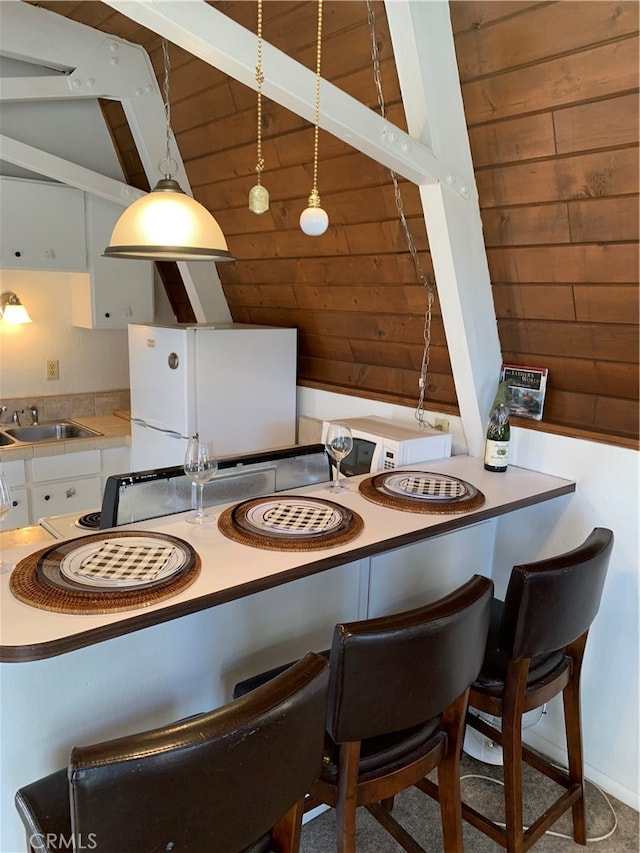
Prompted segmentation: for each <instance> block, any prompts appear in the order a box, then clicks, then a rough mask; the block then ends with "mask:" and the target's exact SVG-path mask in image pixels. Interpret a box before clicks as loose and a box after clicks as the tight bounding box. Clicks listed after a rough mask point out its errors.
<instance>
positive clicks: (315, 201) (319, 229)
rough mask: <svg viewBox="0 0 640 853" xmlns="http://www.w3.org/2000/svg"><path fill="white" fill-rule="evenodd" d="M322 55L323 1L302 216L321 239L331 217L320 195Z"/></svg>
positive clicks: (305, 227)
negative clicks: (308, 183) (309, 175)
mask: <svg viewBox="0 0 640 853" xmlns="http://www.w3.org/2000/svg"><path fill="white" fill-rule="evenodd" d="M321 54H322V0H318V38H317V42H316V105H315V107H316V108H315V122H314V129H313V134H314V135H313V188H312V190H311V195H310V196H309V201H308V207H307V209H306V210H303V211H302V213H301V214H300V228H301V229H302V231H303V232H304V233H305V234H307V235H308V236H309V237H319V236H320V235H321V234H324V232H325V231H326V230H327V227H328V225H329V217H328V215H327V212H326V211H325V210H323V209H322V208H321V207H320V195H319V194H318V125H319V123H320V60H321Z"/></svg>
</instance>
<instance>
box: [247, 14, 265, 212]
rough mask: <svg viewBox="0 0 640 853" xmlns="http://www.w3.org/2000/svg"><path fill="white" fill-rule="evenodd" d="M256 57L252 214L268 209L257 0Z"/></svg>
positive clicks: (250, 206)
mask: <svg viewBox="0 0 640 853" xmlns="http://www.w3.org/2000/svg"><path fill="white" fill-rule="evenodd" d="M257 36H258V55H257V59H256V83H257V91H258V106H257V115H258V132H257V145H256V148H257V152H256V157H257V162H256V175H257V176H258V181H257V183H256V184H255V185H254V186H253V187H252V188H251V189H250V190H249V210H250V211H251V212H252V213H258V214H260V213H264V212H265V211H267V210H268V209H269V192H268V190H267V189H266V187H263V186H262V172H263V170H264V157H263V156H262V84H263V83H264V73H263V71H262V0H258V24H257Z"/></svg>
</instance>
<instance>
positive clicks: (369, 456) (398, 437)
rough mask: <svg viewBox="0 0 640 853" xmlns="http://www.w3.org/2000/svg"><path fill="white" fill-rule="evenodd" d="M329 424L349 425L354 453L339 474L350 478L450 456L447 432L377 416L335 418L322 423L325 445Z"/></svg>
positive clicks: (350, 454)
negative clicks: (412, 425) (421, 427)
mask: <svg viewBox="0 0 640 853" xmlns="http://www.w3.org/2000/svg"><path fill="white" fill-rule="evenodd" d="M330 423H341V424H346V426H348V427H349V428H350V430H351V435H352V436H353V449H352V451H351V453H349V455H348V456H345V458H344V459H343V460H342V461H341V463H340V471H341V472H342V473H343V474H345V475H346V476H347V477H354V476H356V475H357V474H375V473H377V472H379V471H388V470H391V469H393V468H401V467H403V466H406V465H415V464H416V463H417V462H428V461H430V460H431V459H445V458H446V457H448V456H451V434H450V433H447V432H440V431H439V430H435V429H420V428H419V427H411V426H406V425H405V424H399V423H397V422H396V421H391V420H388V419H386V418H378V417H375V416H370V417H366V418H336V419H335V420H333V421H324V422H323V424H322V441H323V443H324V441H325V439H326V435H327V430H328V428H329V424H330Z"/></svg>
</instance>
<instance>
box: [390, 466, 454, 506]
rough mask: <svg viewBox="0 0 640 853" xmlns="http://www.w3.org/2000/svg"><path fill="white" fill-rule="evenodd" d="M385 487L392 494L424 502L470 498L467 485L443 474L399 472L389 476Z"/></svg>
mask: <svg viewBox="0 0 640 853" xmlns="http://www.w3.org/2000/svg"><path fill="white" fill-rule="evenodd" d="M383 485H384V488H385V489H386V491H388V492H391V493H392V494H395V495H400V496H401V497H403V498H415V499H417V500H424V501H459V500H463V499H464V498H466V497H468V496H469V488H468V487H467V484H466V483H464V482H463V481H462V480H458V479H456V478H455V477H447V476H446V475H443V474H430V473H424V474H422V473H420V472H418V471H398V472H397V473H393V474H387V475H386V476H385V478H384V483H383Z"/></svg>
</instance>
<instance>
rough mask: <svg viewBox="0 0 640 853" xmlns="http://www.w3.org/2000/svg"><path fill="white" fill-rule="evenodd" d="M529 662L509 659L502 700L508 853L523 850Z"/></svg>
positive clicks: (516, 852)
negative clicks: (524, 721)
mask: <svg viewBox="0 0 640 853" xmlns="http://www.w3.org/2000/svg"><path fill="white" fill-rule="evenodd" d="M528 671H529V662H528V661H519V662H513V661H510V662H509V666H508V671H507V678H506V682H505V692H504V698H503V702H502V758H503V763H504V808H505V823H506V829H505V840H506V845H505V846H506V848H507V853H524V829H523V821H524V815H523V809H522V760H523V759H522V703H523V697H524V688H525V685H526V682H527V673H528Z"/></svg>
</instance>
